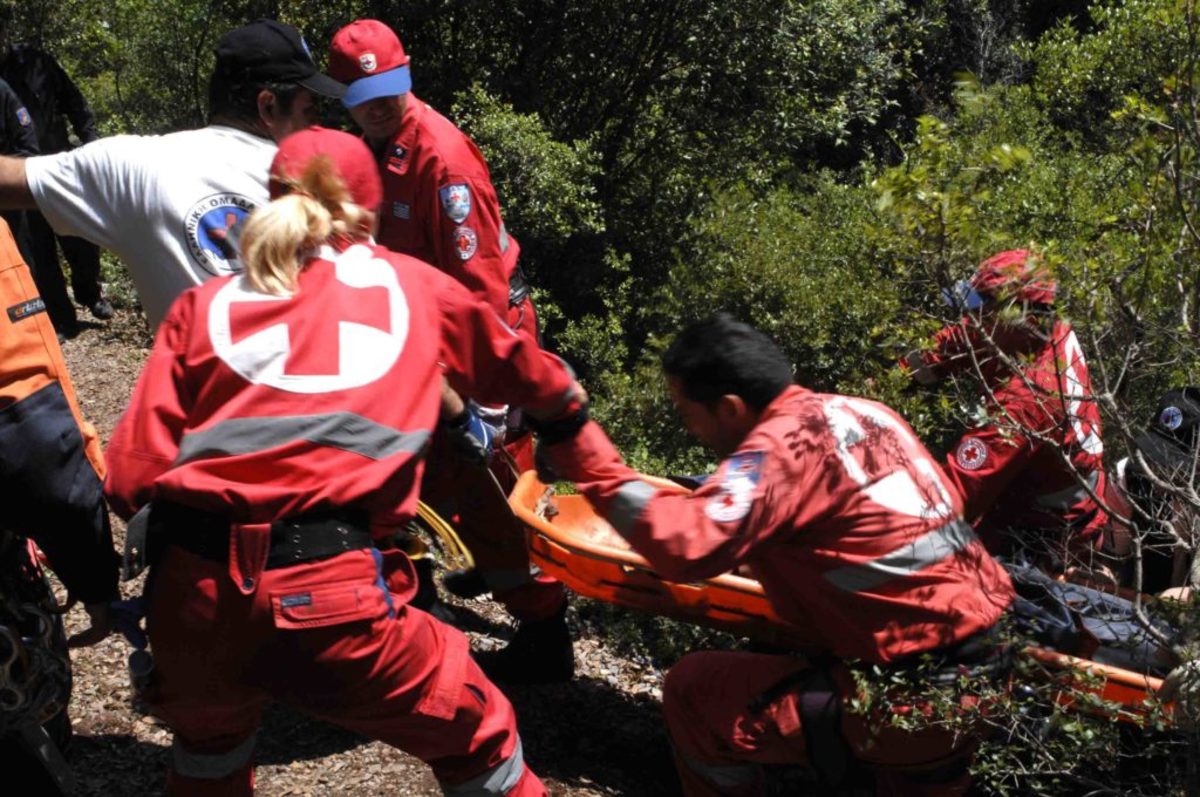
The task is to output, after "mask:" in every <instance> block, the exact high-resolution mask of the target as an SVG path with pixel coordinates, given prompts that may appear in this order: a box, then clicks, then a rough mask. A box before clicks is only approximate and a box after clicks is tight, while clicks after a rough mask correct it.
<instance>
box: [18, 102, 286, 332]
mask: <svg viewBox="0 0 1200 797" xmlns="http://www.w3.org/2000/svg"><path fill="white" fill-rule="evenodd" d="M275 149H276V148H275V143H274V142H273V141H270V140H269V139H265V138H260V137H258V136H255V135H252V134H250V133H246V132H243V131H241V130H236V129H234V128H231V127H224V126H221V125H211V126H209V127H204V128H200V129H199V130H185V131H182V132H179V133H171V134H169V135H165V136H114V137H112V138H103V139H100V140H99V141H93V142H92V143H91V144H88V145H87V146H83V147H80V148H78V149H75V150H71V151H70V152H62V153H59V154H57V155H46V156H43V157H35V158H30V159H29V160H28V161H26V167H25V174H26V179H27V181H28V183H29V189H30V191H31V192H32V193H33V198H34V200H35V201H36V202H37V206H38V209H39V210H41V211H42V214H43V215H45V217H46V219H47V220H48V221H49V222H50V226H52V227H53V228H54V231H55V232H57V233H58V234H60V235H74V236H78V237H80V238H86V239H87V240H89V241H92V242H94V243H96V244H99V245H100V246H103V247H105V248H107V249H111V250H112V251H113V252H115V253H116V254H117V256H118V257H120V258H121V260H122V261H124V263H125V265H126V267H127V268H128V269H129V273H130V276H132V277H133V284H134V286H135V287H136V288H137V292H138V296H139V297H140V298H141V300H142V306H143V307H144V308H145V309H146V315H147V316H148V317H149V319H150V326H151V328H156V327H157V326H158V323H159V322H160V321H161V320H162V318H163V316H164V315H166V312H167V309H168V308H169V307H170V306H171V303H172V302H173V301H175V298H176V297H177V296H179V294H181V293H183V291H185V290H186V289H188V288H190V287H192V286H193V285H199V284H200V283H201V282H204V281H205V280H207V279H210V278H211V277H216V276H224V275H226V274H231V273H234V272H237V271H241V263H239V262H238V259H237V249H238V246H237V244H238V239H239V237H240V235H241V231H242V228H243V226H244V224H245V220H246V216H248V215H249V213H250V211H252V210H253V209H254V208H256V207H258V206H259V205H262V204H264V203H266V201H267V173H268V171H269V170H270V168H271V159H272V158H273V157H274V156H275Z"/></svg>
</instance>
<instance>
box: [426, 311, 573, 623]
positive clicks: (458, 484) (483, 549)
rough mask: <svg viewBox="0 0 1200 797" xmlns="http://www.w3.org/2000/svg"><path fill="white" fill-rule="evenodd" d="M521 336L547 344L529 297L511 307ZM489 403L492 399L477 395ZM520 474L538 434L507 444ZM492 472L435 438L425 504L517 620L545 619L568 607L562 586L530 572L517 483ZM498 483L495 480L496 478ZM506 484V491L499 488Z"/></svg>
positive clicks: (503, 468) (496, 468) (499, 466)
mask: <svg viewBox="0 0 1200 797" xmlns="http://www.w3.org/2000/svg"><path fill="white" fill-rule="evenodd" d="M505 320H506V321H507V322H508V325H509V326H510V327H511V328H512V329H513V330H515V331H516V332H517V334H519V335H525V336H528V337H529V338H530V339H532V340H533V341H534V342H535V343H537V344H538V345H539V346H541V333H540V332H539V331H538V319H537V310H536V308H535V307H534V305H533V301H532V300H531V299H530V298H529V297H528V296H527V297H525V299H524V300H523V301H522V302H521V303H520V304H517V305H511V306H509V308H508V315H507V317H506V318H505ZM471 398H474V399H476V400H477V401H482V402H484V403H486V402H487V396H471ZM504 451H505V453H506V454H507V455H508V456H509V457H511V458H512V460H513V462H514V464H515V465H516V469H517V473H518V474H520V473H524V472H525V471H527V470H533V435H530V434H525V435H523V436H521V437H519V438H517V439H516V440H514V441H513V442H511V443H507V444H505V446H504ZM490 470H491V475H489V474H488V471H487V470H484V469H483V468H480V467H478V466H477V465H473V464H469V463H466V462H463V461H462V459H461V458H460V457H459V456H458V455H457V454H456V453H455V452H454V451H453V450H451V448H450V447H449V446H448V445H446V443H445V441H444V440H442V439H440V438H435V439H434V443H433V447H432V449H431V450H430V453H429V456H428V458H427V459H426V464H425V478H424V479H423V480H422V482H421V500H422V501H424V502H425V503H427V504H429V505H430V506H432V507H433V508H434V509H435V510H437V512H438V513H439V514H441V515H443V516H444V517H446V518H447V519H448V520H450V521H451V522H452V523H454V527H455V529H456V530H457V531H458V534H459V536H460V537H462V540H463V542H465V543H466V544H467V547H468V548H470V549H471V555H472V556H474V557H475V566H476V568H477V569H478V570H479V572H480V574H481V575H482V576H483V578H484V581H486V582H487V585H488V587H489V589H491V592H492V595H493V596H494V597H495V598H496V600H497V601H499V602H500V603H501V604H502V605H503V606H504V608H505V609H507V610H508V613H509V614H511V615H512V616H513V617H514V618H515V619H517V620H529V621H537V620H545V619H547V618H549V617H552V616H554V615H555V614H556V613H557V612H558V611H559V609H561V608H562V607H563V604H564V603H566V600H567V593H566V590H565V588H564V587H563V585H562V584H561V583H559V582H558V581H556V580H555V579H553V578H550V577H549V576H546V575H543V574H541V573H537V574H533V573H531V572H530V562H529V546H528V543H527V542H526V540H525V527H524V526H523V525H522V524H521V522H520V521H518V520H517V519H516V517H514V516H513V513H512V510H511V509H509V508H508V502H507V500H506V496H507V495H508V494H509V493H511V492H512V489H513V487H514V486H515V485H516V479H515V478H514V477H513V474H512V471H511V470H510V468H509V466H508V463H506V462H503V461H499V460H497V461H495V462H493V464H492V467H491V468H490ZM493 476H494V477H495V479H496V481H492V477H493ZM496 482H499V484H500V490H503V495H502V494H501V492H500V490H498V489H497V488H496Z"/></svg>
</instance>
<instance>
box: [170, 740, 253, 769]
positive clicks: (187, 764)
mask: <svg viewBox="0 0 1200 797" xmlns="http://www.w3.org/2000/svg"><path fill="white" fill-rule="evenodd" d="M254 736H255V735H254V734H250V736H249V737H248V738H247V739H246V741H244V742H242V743H241V744H239V745H238V746H237V747H235V748H233V749H232V750H230V751H229V752H228V753H217V754H215V755H214V754H211V753H194V752H192V751H190V750H188V749H186V748H185V747H183V746H182V745H181V744H180V743H179V740H178V739H176V740H175V741H174V742H172V743H171V768H172V769H173V770H175V772H176V773H177V774H179V775H182V776H183V777H185V778H196V779H198V780H220V779H221V778H223V777H225V776H226V775H232V774H233V773H234V772H237V771H238V770H239V769H241V768H242V767H244V766H246V764H249V763H250V757H251V756H252V755H253V754H254Z"/></svg>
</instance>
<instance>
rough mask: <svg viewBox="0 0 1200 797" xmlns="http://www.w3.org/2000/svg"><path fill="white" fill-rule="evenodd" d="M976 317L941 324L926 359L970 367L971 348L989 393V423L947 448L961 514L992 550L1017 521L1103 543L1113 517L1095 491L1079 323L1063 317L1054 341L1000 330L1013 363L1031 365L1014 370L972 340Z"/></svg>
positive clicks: (1095, 431) (1096, 451) (944, 370)
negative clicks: (1101, 537)
mask: <svg viewBox="0 0 1200 797" xmlns="http://www.w3.org/2000/svg"><path fill="white" fill-rule="evenodd" d="M973 324H974V322H973V321H969V320H964V322H962V323H960V324H956V325H953V326H949V327H946V328H945V329H943V330H942V331H941V332H940V333H938V336H937V339H936V341H937V347H936V349H935V350H934V351H933V352H932V353H930V354H929V355H927V357H926V361H927V362H928V363H929V364H930V365H931V367H933V368H934V370H935V372H939V373H941V374H943V375H944V374H950V373H970V372H971V371H973V370H974V364H973V362H972V359H973V358H972V357H971V354H970V352H971V351H972V350H974V351H975V352H976V353H977V354H976V357H975V358H974V359H975V361H978V362H979V363H980V366H981V367H980V369H979V370H980V371H981V372H982V374H983V376H984V382H985V384H986V386H987V388H988V389H989V390H990V391H991V396H986V395H985V396H984V399H983V405H984V407H985V409H986V411H987V414H988V422H986V423H983V424H981V425H979V426H977V427H975V428H973V429H969V430H967V431H966V432H965V434H964V435H963V437H962V438H961V439H960V440H959V442H958V444H957V445H956V446H955V447H954V448H953V449H952V450H951V451H950V452H949V453H948V454H947V456H946V462H945V469H946V474H947V475H948V476H949V477H950V481H951V482H952V483H953V484H954V485H955V486H956V487H957V488H958V490H959V492H960V494H961V495H962V496H963V504H964V514H965V515H966V517H967V519H968V520H970V521H972V522H974V523H975V524H976V528H977V530H978V531H979V533H980V535H981V536H982V537H983V539H984V542H985V543H987V545H988V548H989V549H990V550H1001V549H1003V548H1004V547H1005V538H1006V534H1005V533H1006V532H1008V531H1010V530H1013V529H1019V530H1024V531H1041V532H1046V533H1049V534H1052V535H1053V537H1054V539H1068V538H1069V540H1070V541H1071V542H1072V543H1073V544H1079V543H1087V544H1091V543H1093V542H1096V541H1098V539H1099V535H1100V532H1101V531H1102V529H1103V528H1104V527H1105V525H1106V524H1107V520H1108V518H1107V515H1106V514H1105V512H1104V511H1103V509H1101V507H1100V505H1099V503H1098V502H1097V501H1096V500H1095V499H1094V498H1093V497H1092V493H1095V494H1096V495H1103V494H1104V490H1105V478H1106V477H1105V474H1104V458H1103V453H1104V443H1103V442H1102V440H1101V430H1100V408H1099V405H1098V404H1097V402H1096V401H1095V399H1094V396H1093V393H1092V383H1091V379H1090V378H1089V377H1088V368H1087V362H1086V361H1085V360H1084V356H1083V350H1082V349H1081V348H1080V346H1079V340H1078V338H1077V337H1076V336H1075V331H1074V330H1073V329H1071V325H1070V324H1069V323H1067V322H1066V321H1064V320H1061V319H1060V320H1058V321H1056V322H1055V324H1054V326H1053V328H1052V331H1051V333H1050V336H1049V339H1048V340H1042V339H1040V338H1037V337H1035V336H1033V335H1032V334H1030V335H1024V336H1022V335H1020V334H1013V333H1011V332H1009V333H1002V330H1000V329H998V330H997V333H996V334H995V335H994V336H993V339H994V340H995V342H996V344H997V345H999V346H1000V348H1001V349H1002V350H1003V351H1005V352H1007V353H1008V354H1009V356H1010V357H1011V359H1013V360H1014V361H1017V362H1027V363H1028V364H1026V365H1024V366H1023V367H1021V370H1020V373H1013V370H1012V367H1011V366H1009V365H1007V364H1005V363H1004V362H1003V361H1002V360H1001V359H1000V358H998V357H995V356H987V354H986V352H988V351H989V348H990V347H989V346H988V345H987V344H986V341H978V342H972V337H973V335H976V334H978V333H977V332H975V331H974V328H973V326H972V325H973ZM1001 334H1004V335H1005V336H1004V337H997V336H998V335H1001ZM1060 451H1061V452H1062V453H1063V454H1065V455H1066V457H1067V459H1068V460H1069V461H1070V465H1069V466H1068V465H1067V464H1066V463H1065V462H1064V461H1063V457H1062V456H1061V455H1060ZM1077 474H1078V475H1077ZM1085 484H1086V485H1087V486H1086V487H1085ZM1089 488H1090V490H1091V492H1089Z"/></svg>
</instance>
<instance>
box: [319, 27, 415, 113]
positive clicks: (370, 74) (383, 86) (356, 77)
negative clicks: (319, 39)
mask: <svg viewBox="0 0 1200 797" xmlns="http://www.w3.org/2000/svg"><path fill="white" fill-rule="evenodd" d="M329 74H330V75H331V76H332V77H333V79H334V80H339V81H341V82H342V83H345V84H346V85H347V87H348V88H347V89H346V94H345V96H344V97H342V104H343V105H345V106H346V107H347V108H353V107H354V106H356V105H362V104H363V103H364V102H367V101H369V100H373V99H376V98H378V97H396V96H399V95H401V94H407V93H408V92H409V90H411V89H412V78H411V77H410V76H409V74H408V55H407V53H405V52H404V45H402V44H401V43H400V39H399V37H397V36H396V34H395V33H394V32H393V31H392V29H391V28H389V27H388V26H387V25H385V24H383V23H382V22H380V21H379V20H377V19H359V20H355V21H354V22H351V23H350V24H349V25H347V26H346V27H344V28H342V29H341V30H339V31H338V32H337V33H335V34H334V35H333V41H332V42H331V43H330V45H329Z"/></svg>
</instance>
